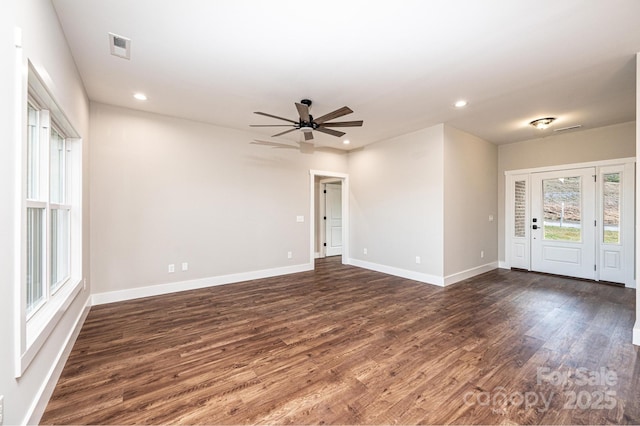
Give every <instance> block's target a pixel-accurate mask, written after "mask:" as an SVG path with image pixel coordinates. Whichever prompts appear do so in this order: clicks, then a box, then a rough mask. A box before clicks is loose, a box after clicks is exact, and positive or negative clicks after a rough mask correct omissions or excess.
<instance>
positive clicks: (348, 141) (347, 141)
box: [342, 139, 351, 145]
mask: <svg viewBox="0 0 640 426" xmlns="http://www.w3.org/2000/svg"><path fill="white" fill-rule="evenodd" d="M342 143H343V144H345V145H349V144H350V143H351V141H350V140H349V139H345V140H343V141H342Z"/></svg>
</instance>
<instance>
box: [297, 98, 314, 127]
mask: <svg viewBox="0 0 640 426" xmlns="http://www.w3.org/2000/svg"><path fill="white" fill-rule="evenodd" d="M296 108H297V109H298V114H299V115H300V120H302V121H306V122H307V123H308V122H309V121H311V120H310V119H309V106H308V105H304V104H299V103H297V102H296Z"/></svg>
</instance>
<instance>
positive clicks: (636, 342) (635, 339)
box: [632, 318, 640, 346]
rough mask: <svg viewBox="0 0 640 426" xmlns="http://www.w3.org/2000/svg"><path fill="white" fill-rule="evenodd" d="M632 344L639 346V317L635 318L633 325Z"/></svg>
mask: <svg viewBox="0 0 640 426" xmlns="http://www.w3.org/2000/svg"><path fill="white" fill-rule="evenodd" d="M632 342H633V344H634V345H636V346H640V318H638V319H637V320H636V325H634V326H633V340H632Z"/></svg>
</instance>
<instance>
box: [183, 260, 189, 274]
mask: <svg viewBox="0 0 640 426" xmlns="http://www.w3.org/2000/svg"><path fill="white" fill-rule="evenodd" d="M188 270H189V264H188V263H187V262H182V271H183V272H184V271H188Z"/></svg>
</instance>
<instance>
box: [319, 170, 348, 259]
mask: <svg viewBox="0 0 640 426" xmlns="http://www.w3.org/2000/svg"><path fill="white" fill-rule="evenodd" d="M336 182H340V186H341V187H342V179H339V178H321V179H320V181H319V182H318V184H319V185H320V191H322V190H323V185H325V184H327V183H336ZM319 195H320V205H319V206H318V213H319V215H320V216H319V217H318V224H319V232H318V235H319V236H320V241H319V242H320V250H319V252H318V257H320V258H322V257H327V248H326V246H325V243H326V242H327V221H326V220H320V218H321V217H324V216H326V215H327V210H326V195H325V196H324V199H322V195H323V193H322V192H320V194H319ZM315 199H316V201H317V200H318V197H316V198H315ZM343 224H344V221H343Z"/></svg>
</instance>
